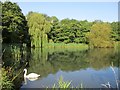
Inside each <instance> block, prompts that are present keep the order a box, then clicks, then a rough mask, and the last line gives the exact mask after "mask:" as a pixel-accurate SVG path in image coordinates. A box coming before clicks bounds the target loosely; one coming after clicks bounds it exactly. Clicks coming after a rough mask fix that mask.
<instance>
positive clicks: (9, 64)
mask: <svg viewBox="0 0 120 90" xmlns="http://www.w3.org/2000/svg"><path fill="white" fill-rule="evenodd" d="M2 49H3V50H5V52H4V53H3V56H2V61H3V65H2V67H4V68H5V69H6V70H7V71H8V73H9V75H8V76H9V78H10V79H11V81H12V80H13V83H15V86H18V85H20V83H21V80H22V78H23V77H22V75H21V74H23V72H22V71H23V68H24V67H25V65H27V62H28V61H29V59H30V50H31V49H28V48H26V47H23V45H22V44H14V45H13V44H12V45H11V44H3V45H2ZM21 69H22V70H21ZM18 79H21V80H18ZM16 84H17V85H16ZM18 87H19V86H18Z"/></svg>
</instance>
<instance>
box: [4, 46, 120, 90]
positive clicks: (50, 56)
mask: <svg viewBox="0 0 120 90" xmlns="http://www.w3.org/2000/svg"><path fill="white" fill-rule="evenodd" d="M23 51H24V50H23ZM6 54H7V53H6ZM118 58H119V55H118V51H117V50H115V49H93V50H82V51H81V50H78V49H77V50H74V49H70V50H64V49H58V50H57V49H54V50H52V49H42V50H41V49H40V48H35V49H31V50H28V51H26V52H23V53H22V54H21V55H20V58H19V59H21V60H20V62H21V63H24V60H26V61H27V62H28V65H27V67H26V68H27V70H28V74H29V73H31V72H34V73H37V74H40V75H41V76H40V77H39V78H38V79H37V80H35V81H30V80H28V79H26V83H25V80H24V79H18V82H21V87H20V88H21V90H22V89H24V88H46V87H49V88H52V87H53V85H54V84H56V87H58V81H59V78H60V77H61V76H62V77H63V80H64V81H66V82H70V81H71V87H78V88H79V87H81V84H82V86H83V88H103V86H102V85H101V84H105V83H108V82H109V83H110V84H111V86H112V87H113V88H116V81H115V74H114V72H113V70H112V69H111V67H110V66H111V65H112V63H113V68H114V70H115V72H116V78H117V79H119V77H118V76H119V74H118V73H119V67H118V66H119V62H118V61H119V59H118ZM23 59H24V60H23ZM22 61H23V62H22ZM7 64H9V63H7ZM23 74H24V73H22V74H21V76H20V77H23Z"/></svg>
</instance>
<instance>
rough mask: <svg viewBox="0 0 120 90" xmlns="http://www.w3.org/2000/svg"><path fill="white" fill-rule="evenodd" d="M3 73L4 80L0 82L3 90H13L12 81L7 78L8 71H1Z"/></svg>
mask: <svg viewBox="0 0 120 90" xmlns="http://www.w3.org/2000/svg"><path fill="white" fill-rule="evenodd" d="M1 72H2V78H1V80H0V84H1V85H2V89H3V90H12V88H13V84H12V81H10V79H9V77H8V76H7V71H5V69H3V68H2V69H1Z"/></svg>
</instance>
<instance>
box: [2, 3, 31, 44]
mask: <svg viewBox="0 0 120 90" xmlns="http://www.w3.org/2000/svg"><path fill="white" fill-rule="evenodd" d="M2 29H3V30H2V38H3V43H30V41H29V35H28V26H27V21H26V18H25V16H24V15H23V13H22V10H21V9H20V7H19V6H18V5H17V4H16V3H12V2H9V1H6V2H4V3H2Z"/></svg>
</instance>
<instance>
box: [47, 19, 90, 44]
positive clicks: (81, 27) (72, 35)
mask: <svg viewBox="0 0 120 90" xmlns="http://www.w3.org/2000/svg"><path fill="white" fill-rule="evenodd" d="M90 25H91V24H89V22H88V21H87V20H85V21H78V20H75V19H71V20H70V19H63V20H61V21H60V22H59V21H58V20H57V19H55V17H54V22H53V27H52V29H51V31H50V33H49V37H50V38H51V39H52V40H53V41H54V42H55V43H60V42H63V43H88V41H87V37H86V33H87V32H89V31H90Z"/></svg>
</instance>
